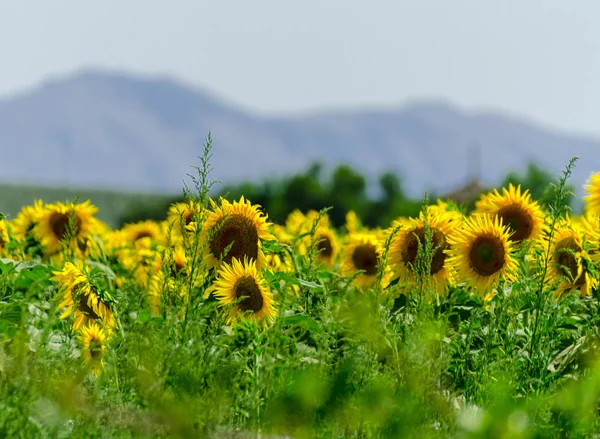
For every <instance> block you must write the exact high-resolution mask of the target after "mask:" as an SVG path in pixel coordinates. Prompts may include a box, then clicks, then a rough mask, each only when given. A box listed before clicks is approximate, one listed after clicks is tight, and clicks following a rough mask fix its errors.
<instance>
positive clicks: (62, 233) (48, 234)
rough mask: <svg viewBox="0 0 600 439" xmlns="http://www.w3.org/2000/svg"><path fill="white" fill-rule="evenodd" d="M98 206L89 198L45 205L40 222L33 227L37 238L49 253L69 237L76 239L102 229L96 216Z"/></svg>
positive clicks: (59, 247)
mask: <svg viewBox="0 0 600 439" xmlns="http://www.w3.org/2000/svg"><path fill="white" fill-rule="evenodd" d="M97 211H98V208H97V207H96V206H94V205H93V204H91V202H90V201H89V200H88V201H86V202H84V203H79V204H75V203H68V204H63V203H56V204H47V205H45V206H44V208H43V210H42V212H41V213H40V216H39V218H38V222H37V224H36V225H35V227H34V228H33V234H34V236H35V238H36V239H37V240H38V242H40V243H41V244H42V246H43V247H44V249H45V252H46V254H47V255H52V254H54V253H57V252H59V251H60V250H61V249H62V245H63V243H64V242H65V240H66V239H67V238H72V239H73V240H74V241H75V245H77V244H76V242H77V241H79V240H82V239H84V238H86V237H88V236H89V235H94V234H96V233H99V232H100V231H101V226H100V224H99V223H98V222H97V220H96V218H94V214H95V213H96V212H97Z"/></svg>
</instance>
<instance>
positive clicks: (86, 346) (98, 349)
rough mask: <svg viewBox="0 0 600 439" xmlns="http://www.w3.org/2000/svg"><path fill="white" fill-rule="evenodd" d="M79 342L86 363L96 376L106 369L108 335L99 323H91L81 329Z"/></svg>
mask: <svg viewBox="0 0 600 439" xmlns="http://www.w3.org/2000/svg"><path fill="white" fill-rule="evenodd" d="M79 340H80V342H81V344H82V346H83V355H84V359H85V362H86V363H87V364H88V366H89V367H90V368H91V371H92V373H93V374H94V375H95V376H98V375H100V372H102V370H103V369H104V351H105V349H106V342H107V340H108V334H107V333H106V332H105V331H104V329H103V328H102V327H101V326H100V325H98V324H97V323H94V322H91V323H90V324H88V325H85V326H83V327H82V328H81V329H80V334H79Z"/></svg>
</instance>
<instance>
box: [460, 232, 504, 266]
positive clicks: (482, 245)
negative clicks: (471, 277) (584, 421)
mask: <svg viewBox="0 0 600 439" xmlns="http://www.w3.org/2000/svg"><path fill="white" fill-rule="evenodd" d="M505 256H506V253H505V251H504V243H503V242H502V240H501V239H500V238H498V237H496V236H490V235H487V236H479V237H477V239H476V240H475V242H473V244H471V251H470V252H469V262H470V264H471V268H472V269H473V271H475V273H477V274H478V275H480V276H491V275H493V274H495V273H497V272H498V271H500V270H501V269H502V268H503V267H504V265H505V263H506V261H505Z"/></svg>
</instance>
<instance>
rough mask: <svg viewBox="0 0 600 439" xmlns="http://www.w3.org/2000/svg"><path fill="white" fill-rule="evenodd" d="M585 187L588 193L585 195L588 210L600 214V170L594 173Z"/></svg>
mask: <svg viewBox="0 0 600 439" xmlns="http://www.w3.org/2000/svg"><path fill="white" fill-rule="evenodd" d="M584 188H585V191H586V193H587V195H586V196H585V197H584V200H585V202H586V205H585V210H586V212H590V213H592V214H600V172H596V173H595V174H592V175H591V176H590V179H589V180H588V182H587V184H586V185H585V186H584Z"/></svg>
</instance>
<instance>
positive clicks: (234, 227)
mask: <svg viewBox="0 0 600 439" xmlns="http://www.w3.org/2000/svg"><path fill="white" fill-rule="evenodd" d="M213 203H214V202H213ZM259 207H260V206H258V205H252V203H250V201H248V200H245V199H244V197H243V196H242V197H241V198H240V201H234V202H233V203H230V202H229V201H227V200H222V202H221V205H220V206H216V205H215V210H214V212H211V213H210V215H209V216H208V218H207V219H206V221H205V222H204V224H203V227H202V230H203V235H204V237H205V239H206V242H207V244H208V245H207V246H206V257H207V263H208V266H209V267H214V266H216V265H218V263H219V260H221V259H222V260H223V262H225V263H227V264H231V261H232V260H233V259H238V260H240V261H241V260H243V259H244V258H245V257H247V258H248V259H252V260H254V261H256V264H257V266H258V267H262V266H263V265H264V263H265V255H264V253H263V251H262V241H264V240H274V239H275V237H274V236H273V235H272V234H271V233H270V232H269V231H268V227H269V223H267V216H266V215H263V214H262V213H261V212H260V211H259V210H258V208H259Z"/></svg>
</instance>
